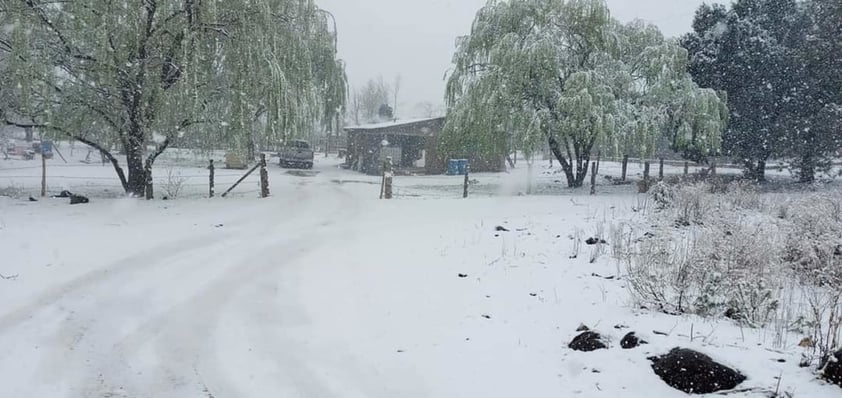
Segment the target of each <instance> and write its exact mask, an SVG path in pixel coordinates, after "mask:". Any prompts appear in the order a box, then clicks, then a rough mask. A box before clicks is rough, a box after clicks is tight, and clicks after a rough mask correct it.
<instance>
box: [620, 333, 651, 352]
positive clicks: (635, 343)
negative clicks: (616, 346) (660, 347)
mask: <svg viewBox="0 0 842 398" xmlns="http://www.w3.org/2000/svg"><path fill="white" fill-rule="evenodd" d="M641 344H649V343H648V342H646V341H644V340H641V339H640V338H639V337H637V335H635V334H634V332H629V333H628V334H627V335H626V336H625V337H623V339H622V340H620V347H623V349H624V350H628V349H632V348H635V347H639V346H640V345H641Z"/></svg>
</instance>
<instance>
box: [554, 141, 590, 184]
mask: <svg viewBox="0 0 842 398" xmlns="http://www.w3.org/2000/svg"><path fill="white" fill-rule="evenodd" d="M547 140H548V141H549V144H550V150H551V151H552V152H553V156H555V158H556V160H558V163H559V164H561V168H562V170H564V175H565V176H566V177H567V187H568V188H581V187H582V186H583V185H584V183H585V178H587V176H588V162H589V161H590V156H589V155H585V156H580V157H581V159H576V170H575V171H574V170H573V164H572V162H573V159H570V161H568V160H567V158H566V157H564V154H563V153H562V152H561V144H560V143H559V142H558V140H556V139H555V137H553V136H552V135H549V134H548V135H547ZM590 149H591V148H585V150H584V151H582V153H588V154H589V153H590Z"/></svg>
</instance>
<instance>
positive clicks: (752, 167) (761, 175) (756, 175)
mask: <svg viewBox="0 0 842 398" xmlns="http://www.w3.org/2000/svg"><path fill="white" fill-rule="evenodd" d="M744 167H745V175H746V177H748V178H750V179H752V180H754V181H757V182H764V181H766V159H762V160H758V161H757V162H756V163H755V162H754V161H752V160H747V161H745V163H744Z"/></svg>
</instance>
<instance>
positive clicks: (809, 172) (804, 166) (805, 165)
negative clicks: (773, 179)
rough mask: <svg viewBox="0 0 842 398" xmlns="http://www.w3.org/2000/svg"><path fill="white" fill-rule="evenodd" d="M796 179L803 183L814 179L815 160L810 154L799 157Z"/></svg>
mask: <svg viewBox="0 0 842 398" xmlns="http://www.w3.org/2000/svg"><path fill="white" fill-rule="evenodd" d="M798 181H799V182H803V183H811V182H815V181H816V161H815V159H814V158H813V156H812V155H804V156H802V157H801V164H800V165H799V167H798Z"/></svg>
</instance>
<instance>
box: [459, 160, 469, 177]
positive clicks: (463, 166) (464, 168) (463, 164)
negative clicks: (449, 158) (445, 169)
mask: <svg viewBox="0 0 842 398" xmlns="http://www.w3.org/2000/svg"><path fill="white" fill-rule="evenodd" d="M467 173H468V159H459V175H460V176H463V175H465V174H467Z"/></svg>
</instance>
